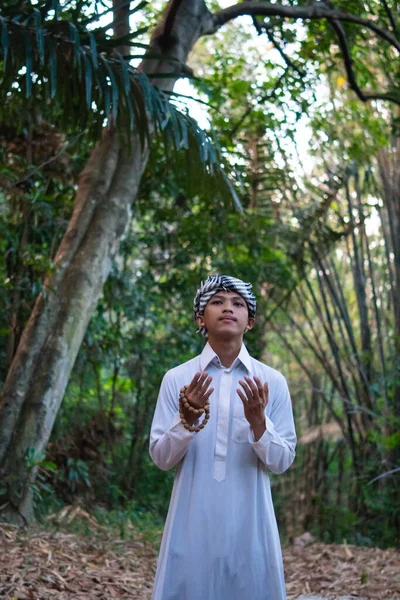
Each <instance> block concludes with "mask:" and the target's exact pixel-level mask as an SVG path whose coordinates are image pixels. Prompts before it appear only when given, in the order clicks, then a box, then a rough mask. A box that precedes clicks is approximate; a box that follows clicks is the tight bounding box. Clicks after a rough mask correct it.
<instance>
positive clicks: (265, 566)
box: [150, 343, 296, 600]
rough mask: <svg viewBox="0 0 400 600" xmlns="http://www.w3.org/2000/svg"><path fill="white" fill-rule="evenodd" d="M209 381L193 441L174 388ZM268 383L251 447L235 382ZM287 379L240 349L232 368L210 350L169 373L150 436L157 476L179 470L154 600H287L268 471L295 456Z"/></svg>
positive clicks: (281, 468)
mask: <svg viewBox="0 0 400 600" xmlns="http://www.w3.org/2000/svg"><path fill="white" fill-rule="evenodd" d="M204 370H207V372H208V373H209V375H212V377H213V381H212V383H211V387H213V388H214V392H213V393H212V395H211V397H210V420H209V422H208V424H207V426H206V427H205V428H204V429H202V430H201V431H200V432H198V433H191V432H189V431H187V430H186V429H185V428H184V427H183V425H182V423H181V422H180V418H179V411H178V399H179V390H180V388H181V387H182V386H183V385H185V384H186V385H187V384H189V383H190V382H191V380H192V378H193V377H194V375H195V373H196V372H199V371H204ZM245 375H257V376H258V377H259V378H260V380H261V382H262V383H264V382H265V381H268V384H269V402H268V405H267V407H266V425H267V430H266V431H265V433H264V434H263V436H262V437H261V438H260V439H259V441H258V442H255V438H254V435H253V432H252V430H251V428H250V425H249V423H248V421H247V420H246V418H245V416H244V412H243V405H242V401H241V399H240V398H239V396H238V394H237V392H236V389H238V388H239V389H241V387H240V385H239V379H243V377H244V376H245ZM295 446H296V433H295V428H294V422H293V413H292V404H291V400H290V395H289V390H288V387H287V384H286V380H285V378H284V377H283V375H281V373H279V372H278V371H276V370H275V369H272V368H271V367H268V366H267V365H264V364H263V363H261V362H259V361H257V360H255V359H254V358H252V357H251V356H250V355H249V353H248V352H247V349H246V347H245V346H244V345H242V348H241V351H240V354H239V356H238V357H237V359H236V360H235V361H234V363H233V364H232V365H231V367H230V368H229V369H226V368H225V367H223V366H222V365H221V363H220V360H219V358H218V356H217V355H216V354H215V352H214V351H213V349H212V348H211V346H210V345H209V344H208V343H207V344H206V346H205V347H204V350H203V352H202V353H201V354H200V356H197V357H196V358H193V359H192V360H189V361H188V362H186V363H184V364H182V365H179V366H178V367H176V368H174V369H171V370H170V371H168V372H167V373H166V375H165V377H164V379H163V381H162V384H161V389H160V394H159V397H158V401H157V406H156V410H155V413H154V418H153V423H152V427H151V435H150V455H151V457H152V459H153V461H154V462H155V464H156V465H157V466H158V467H159V468H160V469H163V470H167V469H171V468H172V467H174V466H175V465H178V467H177V471H176V475H175V481H174V486H173V490H172V496H171V502H170V506H169V511H168V516H167V520H166V524H165V529H164V534H163V539H162V543H161V548H160V554H159V557H158V564H157V573H156V578H155V583H154V590H153V600H284V599H285V598H286V593H285V582H284V574H283V564H282V553H281V547H280V541H279V534H278V528H277V525H276V519H275V514H274V508H273V504H272V498H271V487H270V480H269V477H268V474H267V472H268V470H269V471H272V472H273V473H282V472H283V471H285V470H286V469H288V468H289V467H290V465H291V464H292V462H293V460H294V456H295Z"/></svg>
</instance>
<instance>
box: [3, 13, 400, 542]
mask: <svg viewBox="0 0 400 600" xmlns="http://www.w3.org/2000/svg"><path fill="white" fill-rule="evenodd" d="M356 4H357V5H358V3H356ZM11 5H12V3H6V4H5V6H6V7H7V6H11ZM94 10H95V6H94V5H93V3H89V2H80V3H76V4H75V5H70V8H69V9H65V11H64V12H63V15H62V16H63V19H66V20H68V19H70V20H71V21H72V20H73V21H74V22H76V23H80V22H81V23H82V26H83V25H84V24H85V22H87V20H88V19H90V18H91V17H92V16H94V12H93V11H94ZM158 10H159V7H158V6H153V7H149V6H147V7H143V8H142V10H141V12H138V14H137V15H136V16H137V19H138V30H139V31H140V30H141V25H142V24H146V25H148V24H151V23H153V22H154V20H155V18H156V16H157V12H158ZM256 24H257V23H256ZM270 26H271V29H270V30H269V36H268V38H266V42H265V46H264V45H260V43H259V42H257V41H256V40H255V38H254V35H253V33H252V30H250V28H249V27H247V26H246V27H238V26H237V24H236V23H235V24H230V25H228V26H227V27H226V28H225V29H224V31H223V32H222V31H221V32H219V34H218V35H217V36H215V37H213V38H208V39H204V40H203V41H202V42H201V43H199V44H198V46H197V47H196V50H195V52H194V53H193V55H192V57H191V66H192V67H193V68H194V71H195V73H196V75H197V76H198V77H197V78H195V79H194V80H193V81H192V86H193V89H194V91H193V93H196V94H198V96H199V98H201V99H202V100H203V101H205V102H207V103H208V104H209V105H210V109H209V116H210V136H214V135H217V137H218V140H219V144H220V147H221V148H222V155H223V160H224V161H225V164H226V165H229V169H230V170H231V172H232V174H234V178H235V183H236V189H237V191H238V197H239V198H240V202H241V205H242V210H238V208H237V203H236V204H235V202H233V201H232V198H231V197H229V196H228V195H227V194H219V193H215V194H213V187H212V183H211V184H209V185H208V186H206V187H204V185H203V182H204V178H202V176H201V174H200V173H197V172H196V170H195V169H193V168H191V169H189V168H188V152H187V151H182V152H181V153H176V152H175V151H174V150H172V148H171V143H170V138H169V137H168V136H167V137H164V139H162V138H161V137H160V136H159V137H157V138H156V140H155V141H154V143H153V145H152V148H151V158H150V161H149V163H148V166H147V169H146V172H145V174H144V176H143V178H142V183H141V189H140V195H139V198H138V200H137V201H136V204H135V207H134V211H133V214H132V218H131V220H130V222H129V223H128V224H127V229H126V232H125V234H124V238H123V241H122V244H121V246H120V251H119V254H118V258H117V260H116V261H115V263H114V265H113V268H112V274H111V276H110V278H109V279H108V281H107V284H106V286H105V289H104V293H103V296H102V299H101V302H100V303H99V305H98V308H97V311H96V314H95V316H94V317H93V319H92V321H91V323H90V326H89V328H88V330H87V332H86V336H85V340H84V343H83V345H82V347H81V349H80V352H79V355H78V358H77V361H76V364H75V367H74V371H73V374H72V377H71V379H70V382H69V385H68V390H67V394H66V397H65V399H64V402H63V404H62V407H61V410H60V412H59V415H58V417H57V421H56V424H55V428H54V431H53V433H52V438H51V442H50V444H49V446H48V449H47V454H46V456H36V455H35V454H34V453H33V454H32V455H30V456H27V461H28V462H29V464H30V465H31V466H32V467H34V466H39V473H40V476H39V478H38V480H37V482H36V483H35V499H36V507H37V512H38V515H39V516H40V515H45V514H46V513H47V512H48V511H54V510H56V509H57V508H61V507H62V506H64V505H65V504H70V503H73V502H79V503H82V504H85V505H87V506H93V504H96V511H97V512H98V514H100V515H102V518H103V519H105V520H107V519H108V520H109V521H110V522H117V523H120V524H122V525H121V527H122V526H123V523H124V520H125V519H126V518H130V519H131V520H133V521H134V522H135V523H138V524H141V526H143V527H146V526H147V525H148V526H149V527H150V524H151V523H156V524H161V523H162V520H163V518H164V517H165V515H166V511H167V508H168V501H169V494H170V489H171V485H172V480H173V473H171V472H168V473H163V472H161V471H159V470H158V469H157V468H156V467H155V466H154V465H153V464H152V463H151V461H150V458H149V456H148V451H147V448H148V435H149V428H150V424H151V418H152V413H153V410H154V407H155V402H156V399H157V393H158V388H159V385H160V382H161V378H162V376H163V374H164V373H165V372H166V371H167V370H168V369H169V368H171V367H172V366H174V365H176V364H179V363H181V362H183V361H185V360H187V359H189V358H190V357H192V356H193V355H194V354H196V353H198V352H200V351H201V347H202V340H201V339H200V338H199V336H196V335H195V324H194V321H193V318H192V301H193V296H194V293H195V290H196V286H197V285H198V282H199V281H200V279H203V278H205V277H206V276H207V275H208V274H211V273H214V272H226V273H232V274H234V275H235V276H237V277H240V278H242V279H244V280H246V281H251V282H252V283H253V285H254V288H255V291H256V294H257V296H258V300H259V308H258V319H257V327H256V328H255V329H254V330H253V331H252V332H250V333H249V334H248V336H247V337H246V343H247V345H248V348H249V350H250V352H251V353H252V354H253V355H254V356H255V357H257V358H260V359H262V360H265V361H266V362H268V363H269V364H271V365H272V366H273V367H275V368H277V369H279V370H281V371H282V372H283V373H284V375H285V376H286V377H287V379H288V381H289V385H290V389H291V390H292V395H293V401H294V410H295V417H296V423H297V428H298V434H299V440H300V443H299V447H298V458H297V460H296V463H295V466H294V467H293V468H292V469H291V470H290V471H289V472H288V473H287V474H285V475H284V476H280V477H279V478H273V485H274V501H275V505H276V509H277V516H278V521H279V525H280V529H281V533H282V536H283V538H284V539H285V540H289V539H291V538H293V537H294V536H296V535H298V534H299V533H301V532H303V531H309V530H310V531H312V533H313V534H315V535H317V536H319V537H320V538H321V539H322V540H324V541H328V542H341V541H342V540H343V538H346V539H347V540H348V541H352V542H355V543H362V544H372V543H375V544H379V545H382V546H390V545H395V544H397V543H398V541H399V536H400V512H399V510H400V509H399V506H400V502H399V500H400V498H399V482H398V474H396V473H393V474H392V475H391V476H384V477H381V478H380V479H378V480H376V481H374V482H372V481H373V480H374V479H375V478H377V477H379V476H380V475H382V474H384V473H385V472H388V471H391V470H395V469H396V468H398V466H399V453H400V437H399V434H398V431H399V418H400V414H399V405H400V401H399V387H400V374H399V372H400V367H399V343H400V342H399V335H400V332H399V325H398V310H399V309H398V304H397V303H398V300H399V289H400V287H399V286H400V276H399V273H400V267H399V248H398V240H399V239H400V235H399V234H400V230H399V210H400V209H399V207H400V197H399V191H398V190H399V186H398V183H399V165H400V162H399V160H400V155H399V141H398V123H399V116H398V110H397V109H396V108H394V107H393V106H392V105H389V104H388V103H383V102H381V101H375V102H372V103H370V104H368V105H362V104H361V103H360V102H359V100H358V99H356V97H355V95H354V94H353V92H350V91H349V90H348V89H347V87H346V85H345V76H346V74H345V72H344V68H343V66H342V65H341V63H340V62H339V61H338V60H337V58H338V56H337V53H338V50H337V49H336V48H335V47H334V46H333V45H332V32H331V31H330V30H329V28H328V26H327V25H326V24H323V23H322V22H318V23H317V22H312V23H310V24H307V25H303V26H302V27H300V28H299V27H298V26H294V25H293V24H290V23H287V22H283V21H279V22H278V21H276V22H273V21H272V20H271V22H270ZM105 31H107V30H105ZM272 31H274V36H275V37H271V36H272ZM352 31H353V30H351V29H349V30H348V33H351V32H352ZM267 33H268V32H267ZM263 35H265V33H264V34H263ZM146 36H147V33H146V32H142V33H141V34H138V35H137V36H136V37H135V38H134V40H135V43H137V44H141V43H143V42H146V41H147V39H148V38H147V37H146ZM299 40H300V41H301V43H300V41H299ZM274 41H275V44H274ZM362 41H363V40H362V35H361V40H360V39H359V38H357V36H356V35H355V33H354V39H353V42H352V52H353V54H354V56H355V61H356V63H355V64H356V67H357V69H358V73H359V75H360V76H361V79H362V81H363V85H365V86H370V87H371V89H372V88H373V87H374V86H376V85H384V84H386V83H387V82H388V85H390V82H391V81H393V80H396V76H397V74H398V63H396V62H395V61H394V60H392V56H391V54H390V52H391V51H390V50H388V51H387V53H386V51H385V52H382V53H379V54H376V53H375V54H374V48H369V49H368V50H365V48H364V47H363V46H362V45H360V44H362ZM278 42H279V44H280V47H281V48H283V49H284V52H283V53H278V51H277V50H276V44H277V43H278ZM243 48H245V50H246V51H245V52H243V51H242V49H243ZM361 48H363V49H362V50H361ZM3 60H4V58H3ZM382 61H383V62H385V67H384V68H383V66H382ZM24 81H25V82H26V81H27V79H24V73H21V81H20V85H19V87H18V86H16V88H15V91H14V93H13V94H12V95H7V96H6V97H5V99H4V100H5V101H4V105H3V108H2V120H1V126H0V137H1V148H0V153H1V157H0V181H1V184H2V191H1V193H0V217H1V220H0V230H1V237H0V334H1V337H0V359H1V360H0V381H4V380H5V377H6V374H7V370H8V367H9V365H10V363H11V360H12V357H13V355H14V353H15V350H16V347H17V344H18V341H19V339H20V336H21V334H22V331H23V328H24V325H25V323H26V320H27V318H28V317H29V314H30V311H31V309H32V306H33V303H34V300H35V298H36V296H37V294H38V292H39V291H40V290H41V282H42V281H43V278H44V276H45V275H46V273H48V272H49V270H51V269H52V259H53V258H54V255H55V251H56V249H57V247H58V245H59V242H60V240H61V237H62V235H63V233H64V232H65V229H66V226H67V223H68V219H69V217H70V215H71V211H72V206H73V198H74V192H75V189H76V186H77V180H78V175H79V173H80V172H81V170H82V168H83V166H84V164H85V162H86V160H87V158H88V156H89V153H90V151H91V149H92V148H93V143H94V140H95V139H96V133H94V132H96V131H98V127H99V126H101V125H102V120H103V119H99V117H101V116H102V114H101V112H97V113H96V111H95V112H94V113H93V114H94V118H93V121H92V123H91V126H90V127H86V126H85V128H83V127H80V126H79V123H78V122H77V121H76V120H73V119H72V120H71V119H66V118H64V117H65V112H66V109H65V107H64V104H63V103H62V102H58V101H56V100H52V101H51V102H47V101H44V100H45V98H46V97H47V96H46V93H48V91H47V92H46V89H45V86H44V85H42V87H40V86H36V89H35V94H34V95H33V96H32V99H27V98H26V95H27V93H26V92H27V91H26V83H24ZM86 100H87V98H86ZM89 104H90V103H89ZM77 107H78V111H79V108H81V107H82V99H80V101H79V102H78V103H77ZM77 107H74V106H72V107H70V111H69V112H70V114H71V115H72V114H74V111H76V108H77ZM105 110H106V112H107V108H106V109H105ZM81 116H82V115H81ZM305 116H306V118H307V120H308V123H307V129H304V131H307V134H308V135H309V136H310V155H311V160H310V159H307V164H306V165H305V166H304V165H303V164H302V160H301V159H302V156H301V154H300V152H299V147H298V142H299V139H298V136H297V135H296V131H298V128H299V121H300V119H304V117H305ZM92 125H93V128H91V127H92ZM211 127H212V129H211ZM96 128H97V129H96ZM303 158H304V157H303ZM171 164H173V168H171ZM209 181H211V182H212V180H209ZM396 240H397V241H396ZM371 482H372V483H371Z"/></svg>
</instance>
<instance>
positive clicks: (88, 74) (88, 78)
mask: <svg viewBox="0 0 400 600" xmlns="http://www.w3.org/2000/svg"><path fill="white" fill-rule="evenodd" d="M83 60H84V64H85V87H86V105H87V107H88V108H89V109H90V108H91V105H92V83H93V71H92V65H91V63H90V59H89V58H88V57H87V56H86V54H85V52H83Z"/></svg>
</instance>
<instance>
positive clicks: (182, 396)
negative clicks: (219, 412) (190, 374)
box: [179, 385, 210, 431]
mask: <svg viewBox="0 0 400 600" xmlns="http://www.w3.org/2000/svg"><path fill="white" fill-rule="evenodd" d="M187 387H188V386H187V385H184V386H183V388H181V391H180V393H179V416H180V418H181V423H182V425H183V426H184V428H185V429H187V430H188V431H200V430H201V429H204V427H205V426H206V425H207V423H208V420H209V418H210V404H209V402H207V403H206V404H205V405H204V408H195V407H194V406H192V405H191V404H190V402H189V401H188V399H187V398H186V389H187ZM184 410H188V411H190V412H191V413H193V414H194V415H198V416H199V415H202V414H203V413H204V419H203V421H202V422H201V423H200V425H189V423H188V422H187V421H186V419H185V414H184V412H183V411H184Z"/></svg>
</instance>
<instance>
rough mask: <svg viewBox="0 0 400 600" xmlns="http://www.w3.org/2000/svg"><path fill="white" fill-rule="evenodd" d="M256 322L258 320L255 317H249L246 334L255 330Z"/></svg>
mask: <svg viewBox="0 0 400 600" xmlns="http://www.w3.org/2000/svg"><path fill="white" fill-rule="evenodd" d="M255 322H256V320H255V318H254V317H249V318H248V320H247V327H246V329H245V330H244V332H245V333H246V331H250V329H253V327H254V325H255Z"/></svg>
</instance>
